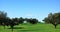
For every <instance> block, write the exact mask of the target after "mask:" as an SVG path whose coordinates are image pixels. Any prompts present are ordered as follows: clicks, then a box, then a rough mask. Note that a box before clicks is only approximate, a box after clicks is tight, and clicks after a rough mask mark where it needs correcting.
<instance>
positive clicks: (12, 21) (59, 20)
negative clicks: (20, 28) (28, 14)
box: [0, 11, 60, 31]
mask: <svg viewBox="0 0 60 32" xmlns="http://www.w3.org/2000/svg"><path fill="white" fill-rule="evenodd" d="M24 21H26V22H27V23H30V24H37V23H39V21H38V19H36V18H30V19H29V18H23V17H20V18H17V17H16V18H10V17H8V16H7V13H6V12H3V11H0V25H2V26H4V29H5V26H10V27H11V29H12V31H13V27H14V26H15V25H19V24H22V23H24ZM43 21H44V22H45V23H50V24H53V25H54V27H55V28H56V26H57V25H58V24H60V12H58V13H54V14H52V13H50V14H48V17H45V18H44V19H43Z"/></svg>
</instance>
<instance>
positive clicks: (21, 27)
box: [0, 24, 60, 32]
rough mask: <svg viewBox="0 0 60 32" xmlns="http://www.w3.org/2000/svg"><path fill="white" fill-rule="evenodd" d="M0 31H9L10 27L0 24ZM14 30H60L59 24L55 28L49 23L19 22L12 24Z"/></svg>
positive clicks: (24, 31)
mask: <svg viewBox="0 0 60 32" xmlns="http://www.w3.org/2000/svg"><path fill="white" fill-rule="evenodd" d="M0 32H11V29H10V27H9V26H8V27H7V26H6V28H5V30H4V27H3V26H0ZM14 32H60V25H58V26H57V28H56V29H55V28H54V26H53V25H51V24H33V25H32V24H21V25H16V26H14Z"/></svg>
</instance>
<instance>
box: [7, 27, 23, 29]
mask: <svg viewBox="0 0 60 32" xmlns="http://www.w3.org/2000/svg"><path fill="white" fill-rule="evenodd" d="M8 29H11V28H8ZM13 29H24V27H14V28H13Z"/></svg>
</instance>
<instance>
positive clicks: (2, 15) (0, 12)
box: [0, 11, 7, 29]
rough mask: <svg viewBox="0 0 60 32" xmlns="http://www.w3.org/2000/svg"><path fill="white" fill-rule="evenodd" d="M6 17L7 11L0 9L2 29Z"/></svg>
mask: <svg viewBox="0 0 60 32" xmlns="http://www.w3.org/2000/svg"><path fill="white" fill-rule="evenodd" d="M6 18H7V13H6V12H3V11H0V25H3V26H4V29H5V25H6Z"/></svg>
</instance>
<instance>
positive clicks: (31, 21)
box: [27, 18, 38, 24]
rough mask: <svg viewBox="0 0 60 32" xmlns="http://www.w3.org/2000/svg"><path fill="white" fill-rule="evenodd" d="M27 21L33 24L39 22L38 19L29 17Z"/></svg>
mask: <svg viewBox="0 0 60 32" xmlns="http://www.w3.org/2000/svg"><path fill="white" fill-rule="evenodd" d="M27 22H29V23H31V24H36V23H38V20H37V19H32V18H31V19H27Z"/></svg>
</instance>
